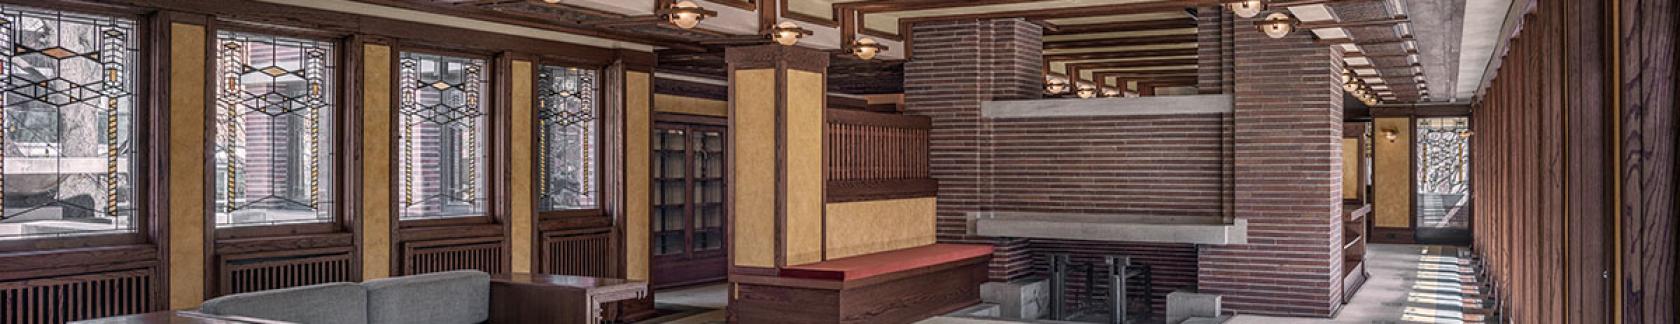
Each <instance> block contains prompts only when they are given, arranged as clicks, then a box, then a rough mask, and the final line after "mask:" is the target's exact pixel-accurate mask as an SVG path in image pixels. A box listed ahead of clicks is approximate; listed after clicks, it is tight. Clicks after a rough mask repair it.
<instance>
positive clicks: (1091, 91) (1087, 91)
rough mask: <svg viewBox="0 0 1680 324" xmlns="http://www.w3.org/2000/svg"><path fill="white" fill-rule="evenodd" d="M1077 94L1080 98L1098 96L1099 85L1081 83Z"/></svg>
mask: <svg viewBox="0 0 1680 324" xmlns="http://www.w3.org/2000/svg"><path fill="white" fill-rule="evenodd" d="M1077 94H1078V95H1079V97H1080V98H1091V97H1096V96H1097V87H1094V86H1091V85H1089V84H1081V85H1079V92H1078V93H1077Z"/></svg>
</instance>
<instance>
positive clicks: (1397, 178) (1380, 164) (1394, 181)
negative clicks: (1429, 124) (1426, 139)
mask: <svg viewBox="0 0 1680 324" xmlns="http://www.w3.org/2000/svg"><path fill="white" fill-rule="evenodd" d="M1374 125H1376V126H1375V127H1374V128H1375V132H1373V133H1374V134H1376V135H1375V137H1376V139H1375V145H1376V148H1375V149H1376V153H1375V154H1376V157H1374V158H1373V160H1374V161H1372V165H1371V167H1372V169H1371V172H1372V173H1373V174H1372V179H1371V185H1372V186H1373V187H1375V189H1374V190H1375V191H1376V193H1375V195H1374V196H1373V197H1371V199H1373V200H1374V202H1375V206H1374V207H1375V208H1374V209H1373V211H1374V212H1373V213H1372V216H1373V217H1375V218H1376V219H1375V225H1376V226H1377V227H1394V228H1405V227H1410V226H1411V225H1410V224H1411V218H1412V198H1411V197H1412V177H1411V173H1412V167H1411V165H1412V164H1411V162H1412V144H1411V143H1412V131H1411V129H1412V127H1411V125H1412V120H1411V118H1406V117H1397V118H1377V120H1376V122H1375V123H1374ZM1389 130H1392V131H1394V132H1395V133H1396V135H1398V136H1396V137H1395V138H1394V140H1393V141H1390V140H1388V137H1387V136H1386V135H1384V133H1383V132H1385V131H1389Z"/></svg>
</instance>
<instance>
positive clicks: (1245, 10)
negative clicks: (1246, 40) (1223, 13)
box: [1225, 0, 1266, 18]
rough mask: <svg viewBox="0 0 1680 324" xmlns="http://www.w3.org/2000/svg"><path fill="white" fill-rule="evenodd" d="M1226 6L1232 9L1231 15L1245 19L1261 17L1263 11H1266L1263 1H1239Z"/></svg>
mask: <svg viewBox="0 0 1680 324" xmlns="http://www.w3.org/2000/svg"><path fill="white" fill-rule="evenodd" d="M1225 5H1226V6H1227V7H1229V8H1231V13H1233V14H1236V15H1237V17H1243V18H1254V16H1259V15H1260V12H1261V11H1264V10H1266V3H1265V2H1262V1H1261V0H1248V1H1239V2H1232V3H1227V4H1225Z"/></svg>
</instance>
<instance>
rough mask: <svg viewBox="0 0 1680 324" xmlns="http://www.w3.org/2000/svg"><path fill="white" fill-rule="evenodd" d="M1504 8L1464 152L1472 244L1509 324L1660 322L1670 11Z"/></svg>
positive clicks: (1667, 214)
mask: <svg viewBox="0 0 1680 324" xmlns="http://www.w3.org/2000/svg"><path fill="white" fill-rule="evenodd" d="M1616 5H1619V6H1620V7H1615V6H1616ZM1513 10H1525V11H1526V12H1527V14H1526V15H1525V16H1524V17H1523V19H1522V20H1521V23H1520V27H1519V28H1518V29H1517V30H1518V32H1517V33H1516V34H1515V35H1514V36H1513V37H1512V39H1511V40H1510V42H1509V45H1508V46H1507V48H1508V51H1507V52H1505V53H1503V55H1504V56H1503V58H1501V59H1500V61H1499V62H1500V63H1499V65H1498V70H1497V71H1495V72H1493V73H1495V75H1494V77H1493V82H1492V83H1491V84H1490V85H1489V86H1488V88H1486V89H1485V90H1486V91H1485V94H1484V95H1482V96H1481V97H1480V98H1479V100H1478V102H1477V103H1476V104H1475V106H1474V110H1473V117H1472V129H1473V130H1474V134H1475V135H1474V137H1473V138H1472V153H1471V154H1472V173H1471V177H1472V179H1471V181H1472V183H1475V185H1476V189H1475V190H1474V191H1473V197H1474V208H1475V215H1476V216H1477V217H1476V219H1475V222H1474V224H1473V229H1474V232H1475V234H1474V235H1475V241H1474V243H1473V244H1474V247H1475V249H1476V251H1477V253H1478V254H1479V255H1480V256H1482V257H1483V258H1485V259H1486V261H1487V265H1488V266H1487V268H1488V269H1487V271H1488V272H1489V273H1490V274H1491V276H1492V277H1493V280H1494V281H1496V282H1497V283H1498V284H1499V289H1498V290H1499V296H1500V297H1501V298H1503V299H1504V300H1505V301H1506V304H1505V305H1507V306H1506V310H1507V311H1508V314H1509V317H1510V319H1511V320H1513V321H1514V322H1517V323H1640V324H1644V323H1673V322H1674V320H1675V306H1674V305H1675V304H1674V289H1675V287H1674V284H1675V281H1674V280H1675V272H1674V260H1675V254H1674V253H1675V250H1676V249H1675V246H1674V244H1675V240H1674V236H1675V229H1674V226H1675V222H1676V221H1675V219H1674V218H1675V212H1674V210H1675V209H1674V208H1675V205H1674V203H1675V200H1674V198H1675V192H1674V184H1675V177H1674V174H1673V173H1672V170H1673V168H1674V144H1675V136H1676V135H1675V127H1674V125H1673V116H1674V109H1675V107H1674V100H1673V97H1674V95H1675V89H1674V83H1673V76H1674V72H1675V71H1674V68H1675V62H1674V60H1675V57H1674V42H1673V37H1674V33H1675V24H1674V21H1673V19H1674V17H1673V15H1674V13H1675V10H1674V7H1673V3H1672V2H1667V1H1621V2H1609V3H1606V2H1596V1H1541V2H1537V3H1533V4H1532V6H1530V5H1528V4H1519V5H1518V7H1517V8H1514V9H1513Z"/></svg>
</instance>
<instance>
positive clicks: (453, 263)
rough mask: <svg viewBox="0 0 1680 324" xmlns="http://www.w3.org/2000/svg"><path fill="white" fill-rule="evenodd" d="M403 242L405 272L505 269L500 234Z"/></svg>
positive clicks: (501, 270)
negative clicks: (496, 235)
mask: <svg viewBox="0 0 1680 324" xmlns="http://www.w3.org/2000/svg"><path fill="white" fill-rule="evenodd" d="M405 246H406V248H405V249H404V250H405V251H404V252H406V253H404V255H405V257H404V258H403V260H404V265H403V269H404V270H405V271H406V274H410V275H414V274H422V273H431V272H443V271H452V270H469V269H470V270H478V271H484V272H488V273H502V272H505V271H504V270H503V265H502V264H503V262H502V241H501V239H500V238H492V239H478V240H438V241H417V242H410V243H407V244H405Z"/></svg>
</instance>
